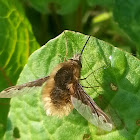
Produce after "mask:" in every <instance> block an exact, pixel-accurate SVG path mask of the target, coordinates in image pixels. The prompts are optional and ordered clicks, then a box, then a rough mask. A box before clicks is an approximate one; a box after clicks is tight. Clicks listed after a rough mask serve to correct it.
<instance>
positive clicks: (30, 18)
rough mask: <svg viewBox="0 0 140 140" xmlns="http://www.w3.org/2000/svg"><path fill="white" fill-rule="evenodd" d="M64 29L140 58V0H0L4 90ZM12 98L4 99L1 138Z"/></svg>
mask: <svg viewBox="0 0 140 140" xmlns="http://www.w3.org/2000/svg"><path fill="white" fill-rule="evenodd" d="M65 29H68V30H73V31H79V32H81V33H84V34H87V35H92V36H94V37H97V38H98V39H101V40H104V41H106V42H109V43H111V44H113V45H114V46H116V47H119V48H121V49H123V50H125V51H127V52H129V53H130V54H132V55H134V56H135V57H137V58H140V49H139V47H140V1H139V0H131V1H130V0H125V1H124V0H69V1H68V0H40V1H39V0H0V91H1V90H3V89H4V88H6V87H8V86H11V85H15V84H16V82H17V79H18V77H19V74H20V72H21V71H22V69H23V67H24V65H25V64H26V63H27V60H28V57H29V56H30V54H31V53H33V52H34V51H35V50H36V49H38V48H40V46H42V45H44V44H45V43H46V42H47V41H48V40H50V39H51V38H54V37H56V36H57V35H59V34H60V33H61V32H63V31H64V30H65ZM8 109H9V100H7V99H0V132H1V133H0V138H1V137H2V136H3V135H4V132H5V130H6V123H7V118H6V117H7V114H8Z"/></svg>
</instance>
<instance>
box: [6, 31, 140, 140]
mask: <svg viewBox="0 0 140 140" xmlns="http://www.w3.org/2000/svg"><path fill="white" fill-rule="evenodd" d="M87 38H88V36H86V35H83V34H80V33H76V32H71V31H65V34H64V33H62V34H61V35H59V36H58V37H56V38H55V39H52V40H50V41H49V42H48V43H46V45H44V46H43V47H42V48H41V49H39V50H37V51H35V52H34V53H33V54H32V55H31V57H30V58H29V60H28V62H27V64H26V66H25V67H24V70H23V71H22V73H21V75H20V78H19V80H18V84H22V83H25V82H28V81H32V80H35V79H38V78H40V77H44V76H47V75H49V74H50V72H51V71H52V69H53V68H54V67H55V66H57V64H58V63H60V62H63V61H64V58H65V56H66V58H67V59H69V58H71V57H72V56H73V54H76V53H77V52H80V51H81V50H82V47H83V45H84V44H85V42H86V40H87ZM66 46H67V47H66ZM67 49H68V53H67V55H66V50H67ZM82 65H83V67H82V72H81V78H84V77H86V76H87V75H89V74H90V73H91V72H93V71H94V70H95V72H94V74H91V76H89V77H88V78H87V80H85V81H82V82H81V85H84V86H99V87H98V88H97V87H96V88H88V89H85V91H86V92H87V93H88V94H89V95H90V96H91V97H92V98H94V100H95V101H96V103H97V104H98V105H99V106H100V107H101V108H102V109H103V110H104V111H105V112H106V113H107V114H108V115H109V116H110V118H111V119H112V123H113V130H112V131H111V132H106V131H104V130H101V129H99V128H96V127H95V126H93V125H92V124H90V123H88V121H87V120H85V119H84V118H83V117H82V116H81V115H80V114H79V113H78V112H77V111H76V110H75V109H74V110H73V111H72V112H71V113H70V114H69V116H67V117H63V118H57V117H55V116H46V114H45V111H44V109H43V104H42V101H41V88H38V89H36V91H35V92H34V93H31V94H30V95H24V96H20V97H16V98H13V99H12V100H11V108H10V113H9V116H8V124H7V132H6V135H5V139H10V140H12V139H14V138H13V131H14V129H15V128H16V129H18V131H19V135H20V138H21V139H31V140H32V139H37V140H39V139H40V140H46V139H47V140H48V139H49V140H81V139H85V138H86V137H88V138H89V139H91V140H92V139H96V140H109V139H115V140H120V139H121V140H129V139H130V140H132V139H135V140H138V139H139V136H140V129H139V128H140V127H139V122H140V90H139V85H140V80H139V79H140V74H139V73H140V62H139V60H138V59H136V58H135V57H133V56H132V55H130V54H129V53H126V52H123V51H121V50H120V49H117V48H115V47H113V46H111V45H110V44H108V43H105V42H103V41H101V40H98V39H96V38H94V37H91V38H90V40H89V41H88V43H87V45H86V48H85V50H84V52H83V55H82ZM103 66H104V68H105V69H103V68H101V67H103ZM99 68H100V69H99ZM87 82H88V83H87Z"/></svg>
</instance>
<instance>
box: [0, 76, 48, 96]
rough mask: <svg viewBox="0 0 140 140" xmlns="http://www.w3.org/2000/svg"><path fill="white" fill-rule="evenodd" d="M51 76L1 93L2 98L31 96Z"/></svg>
mask: <svg viewBox="0 0 140 140" xmlns="http://www.w3.org/2000/svg"><path fill="white" fill-rule="evenodd" d="M48 78H49V76H47V77H44V78H40V79H38V80H35V81H32V82H28V83H25V84H22V85H17V86H12V87H9V88H6V89H5V90H3V91H1V92H0V98H12V97H15V96H19V95H24V94H30V93H32V92H33V91H36V90H37V88H39V87H41V86H42V85H43V83H45V82H46V81H47V79H48Z"/></svg>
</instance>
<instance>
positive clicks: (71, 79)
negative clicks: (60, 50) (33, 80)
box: [42, 55, 81, 117]
mask: <svg viewBox="0 0 140 140" xmlns="http://www.w3.org/2000/svg"><path fill="white" fill-rule="evenodd" d="M80 71H81V59H80V55H77V56H76V57H73V58H72V59H69V60H68V61H66V62H63V63H60V64H58V66H56V67H55V68H54V70H53V71H52V73H51V74H50V78H49V80H47V82H46V84H45V85H44V87H43V90H42V100H43V103H44V109H45V110H46V114H47V115H56V116H58V117H61V116H64V115H65V116H67V115H68V114H69V113H70V112H71V110H72V109H73V105H72V102H71V95H73V94H74V87H73V84H74V83H77V82H79V78H80Z"/></svg>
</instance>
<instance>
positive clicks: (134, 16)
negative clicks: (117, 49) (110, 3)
mask: <svg viewBox="0 0 140 140" xmlns="http://www.w3.org/2000/svg"><path fill="white" fill-rule="evenodd" d="M139 13H140V1H139V0H132V1H130V0H126V1H125V2H124V1H122V0H116V1H115V4H114V18H115V20H116V22H118V24H119V26H120V28H122V29H123V30H124V32H125V33H126V34H127V35H128V36H129V37H130V38H131V39H132V40H133V41H134V43H135V44H136V45H137V47H140V34H139V32H140V16H139ZM139 50H140V49H139ZM139 55H140V51H139Z"/></svg>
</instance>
